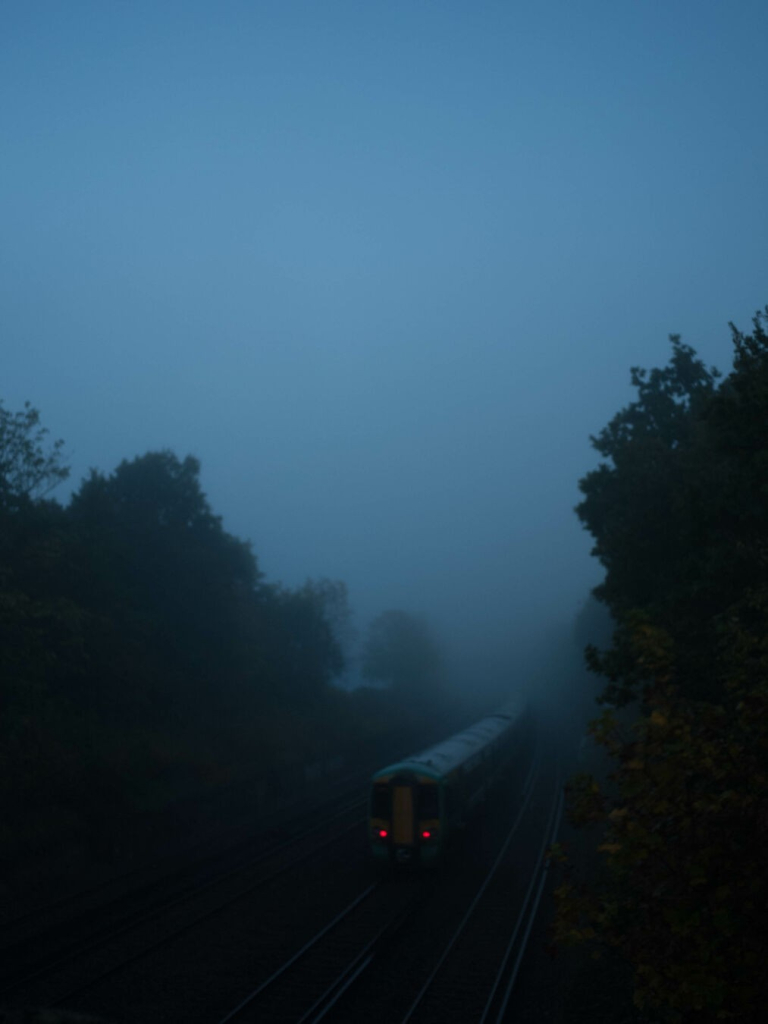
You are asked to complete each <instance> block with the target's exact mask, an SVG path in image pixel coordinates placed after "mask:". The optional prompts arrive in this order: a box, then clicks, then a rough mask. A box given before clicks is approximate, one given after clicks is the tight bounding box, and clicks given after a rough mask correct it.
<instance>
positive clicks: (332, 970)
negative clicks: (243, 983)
mask: <svg viewBox="0 0 768 1024" xmlns="http://www.w3.org/2000/svg"><path fill="white" fill-rule="evenodd" d="M429 891H430V887H429V883H428V882H425V881H424V880H420V881H414V882H411V884H410V885H408V886H406V887H403V886H398V887H393V886H392V885H391V884H390V885H389V886H385V885H383V884H382V883H381V882H376V883H374V884H372V885H370V886H368V887H367V888H366V889H364V890H363V891H362V892H361V893H360V894H359V895H358V896H357V897H355V899H354V900H352V902H351V903H350V904H349V905H348V906H346V907H345V908H344V909H343V910H342V911H341V912H340V913H338V914H337V915H336V916H335V917H334V918H333V919H332V920H331V921H329V922H328V924H326V925H325V926H324V927H323V928H322V929H320V931H318V932H317V933H316V934H315V935H314V936H313V937H312V938H311V939H310V940H309V941H308V942H307V943H305V944H304V945H303V946H302V947H301V948H300V949H299V950H298V951H297V952H296V953H294V954H293V956H292V957H291V958H290V959H289V960H287V961H286V962H285V963H284V964H282V965H281V966H280V967H279V968H278V969H277V970H276V971H274V972H273V973H272V974H270V975H269V977H267V978H265V979H264V980H263V981H262V982H261V983H260V984H259V985H258V986H257V987H256V988H254V989H253V990H252V991H251V992H249V993H248V995H246V997H245V998H244V999H242V1000H241V1001H240V1002H239V1003H238V1004H237V1006H235V1007H234V1008H233V1009H232V1010H230V1011H229V1012H228V1013H227V1014H226V1015H225V1016H224V1017H222V1018H221V1019H220V1020H219V1021H218V1024H231V1022H234V1021H256V1020H258V1021H267V1020H268V1021H275V1022H277V1021H285V1022H291V1024H308V1022H309V1021H319V1020H322V1019H323V1017H324V1016H325V1015H326V1014H327V1013H328V1011H329V1010H330V1009H331V1008H333V1007H334V1006H335V1005H336V1003H337V1002H338V1000H339V999H340V998H342V997H343V995H344V993H345V992H346V991H347V989H348V988H349V987H350V986H351V985H352V984H354V983H355V982H356V981H357V979H358V978H359V977H360V976H361V975H362V973H363V972H364V971H365V969H366V968H367V966H368V965H369V963H370V962H371V961H372V959H373V958H374V957H375V956H376V954H377V952H378V951H379V950H380V949H381V948H382V947H383V946H384V945H385V944H386V943H387V942H391V941H392V940H393V939H394V937H395V936H396V935H397V933H398V932H399V930H400V929H402V928H403V927H405V926H406V925H407V922H408V921H409V920H410V918H411V917H412V915H413V914H415V913H417V911H418V910H419V909H420V908H421V907H422V906H424V905H425V904H426V902H427V899H428V894H429Z"/></svg>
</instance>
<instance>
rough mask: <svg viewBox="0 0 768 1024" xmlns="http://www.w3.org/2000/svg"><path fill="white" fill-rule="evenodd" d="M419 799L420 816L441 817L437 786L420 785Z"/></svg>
mask: <svg viewBox="0 0 768 1024" xmlns="http://www.w3.org/2000/svg"><path fill="white" fill-rule="evenodd" d="M418 801H419V802H418V814H419V817H420V818H439V817H440V805H439V802H438V798H437V786H419V796H418Z"/></svg>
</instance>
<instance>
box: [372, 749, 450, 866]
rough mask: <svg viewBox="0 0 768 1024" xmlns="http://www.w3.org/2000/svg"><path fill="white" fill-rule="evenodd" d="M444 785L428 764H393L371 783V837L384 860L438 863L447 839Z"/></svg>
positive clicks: (377, 854)
mask: <svg viewBox="0 0 768 1024" xmlns="http://www.w3.org/2000/svg"><path fill="white" fill-rule="evenodd" d="M443 803H444V787H443V786H442V784H441V779H440V776H439V775H437V774H436V773H430V772H429V771H428V770H425V767H424V765H420V764H417V765H413V764H408V763H403V764H396V765H391V766H390V767H389V768H384V769H383V770H382V771H380V772H377V773H376V775H374V777H373V781H372V784H371V806H370V841H371V850H372V852H373V856H374V859H375V860H376V862H377V863H380V864H401V865H406V864H422V865H424V866H428V865H431V864H435V863H436V862H437V860H438V859H439V857H440V852H441V850H442V847H443V843H444V840H445V835H444V831H445V830H444V828H443V827H442V825H443V822H444V818H445V815H444V807H443Z"/></svg>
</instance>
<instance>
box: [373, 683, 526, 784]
mask: <svg viewBox="0 0 768 1024" xmlns="http://www.w3.org/2000/svg"><path fill="white" fill-rule="evenodd" d="M523 710H524V705H523V704H522V702H520V703H514V704H508V705H505V706H504V707H503V708H502V709H501V710H500V711H498V712H497V713H496V714H495V715H488V716H487V717H486V718H483V719H481V720H480V721H479V722H476V723H475V724H474V725H472V726H470V727H469V728H468V729H464V730H463V731H462V732H460V733H457V734H456V735H455V736H451V738H450V739H447V740H443V741H442V742H441V743H436V744H435V745H434V746H433V747H427V749H426V750H423V751H421V752H420V753H418V754H414V755H413V756H411V757H407V758H404V759H403V760H402V761H399V762H398V763H397V764H396V765H390V766H389V767H388V768H384V769H382V771H379V772H377V773H376V776H375V777H378V776H381V775H385V774H389V773H390V772H392V771H393V770H407V769H409V768H411V769H416V770H418V769H419V768H421V769H426V771H425V774H428V775H432V774H436V775H438V776H440V775H447V774H449V773H450V772H452V771H453V770H454V769H455V768H458V767H459V766H460V765H461V764H463V763H464V762H465V761H468V760H470V758H472V757H473V756H474V755H475V754H477V753H478V752H479V751H481V750H482V749H483V747H485V746H487V745H488V744H489V743H491V742H492V741H493V740H494V739H496V738H497V737H498V736H501V735H503V733H505V732H506V731H507V730H508V729H509V728H510V727H511V725H512V723H513V722H515V721H517V719H518V718H519V717H520V716H521V715H522V713H523Z"/></svg>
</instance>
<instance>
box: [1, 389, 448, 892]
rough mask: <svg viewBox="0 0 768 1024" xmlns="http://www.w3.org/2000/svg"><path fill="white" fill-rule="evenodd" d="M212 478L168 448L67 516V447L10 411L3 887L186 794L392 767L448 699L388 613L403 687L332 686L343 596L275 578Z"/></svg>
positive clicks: (114, 840) (5, 452)
mask: <svg viewBox="0 0 768 1024" xmlns="http://www.w3.org/2000/svg"><path fill="white" fill-rule="evenodd" d="M199 471H200V467H199V464H198V462H197V460H196V459H194V458H192V457H187V458H184V459H179V458H178V457H177V456H176V455H174V454H173V453H171V452H169V451H161V452H152V453H149V454H146V455H143V456H141V457H139V458H135V459H133V460H132V461H124V462H122V463H121V464H120V465H119V466H118V467H117V469H116V470H115V471H114V472H113V473H112V474H111V475H108V476H106V475H103V474H102V473H99V472H96V471H91V473H90V475H89V476H88V478H87V479H85V480H84V481H83V482H82V484H81V486H80V487H79V489H78V490H76V491H75V493H74V494H73V495H72V497H71V499H70V501H69V503H68V504H67V505H66V506H62V505H61V504H59V503H57V502H56V501H54V500H52V499H51V498H50V496H49V495H50V491H51V490H52V489H53V487H55V486H56V485H57V484H59V483H60V482H61V481H62V480H64V479H65V478H66V476H67V468H66V466H65V465H64V461H63V450H62V444H61V442H57V443H56V444H50V442H49V439H48V437H47V431H46V430H44V429H43V428H42V427H41V425H40V421H39V416H38V414H37V412H36V410H34V409H32V408H31V407H30V406H26V407H25V409H24V410H23V411H22V412H18V413H11V412H9V411H8V410H6V409H5V408H4V407H3V406H2V405H0V696H1V698H2V718H1V719H0V830H1V831H0V857H1V858H2V862H3V865H4V867H5V869H6V872H8V871H10V872H13V870H14V869H15V867H16V866H17V865H20V864H22V863H29V860H30V858H32V859H34V858H35V857H43V856H44V855H45V853H46V851H49V850H50V851H51V852H52V853H53V852H54V851H55V852H56V856H57V858H58V859H61V854H62V851H64V852H65V853H66V851H70V853H71V855H72V856H73V857H75V858H77V857H80V858H86V859H87V858H88V857H93V856H97V857H102V858H104V857H106V858H110V857H112V856H114V855H116V853H119V852H121V851H120V847H121V845H124V844H125V843H127V842H129V840H128V839H127V837H128V836H130V834H131V833H132V832H135V830H136V822H137V821H138V820H139V818H140V817H141V815H145V816H146V815H147V814H151V813H152V812H155V813H156V814H161V813H162V812H163V811H164V810H166V809H168V808H169V807H171V806H173V804H174V802H176V801H178V800H179V799H180V798H182V797H187V798H189V797H192V796H195V795H200V794H204V793H206V792H209V791H211V790H215V789H217V788H219V789H220V788H222V787H225V786H226V785H228V784H231V783H237V782H238V781H242V782H248V783H249V784H252V786H253V792H254V793H255V792H257V791H258V792H260V793H262V794H263V793H264V791H265V789H266V790H274V791H276V792H277V793H284V792H285V790H286V789H287V788H290V786H291V785H293V784H295V783H297V782H298V781H301V779H302V778H303V777H304V776H303V775H302V772H305V769H306V766H308V765H315V766H317V765H322V764H323V762H327V761H329V760H331V759H335V760H336V761H337V762H338V761H339V759H340V756H344V757H345V758H346V759H347V760H348V761H351V760H354V759H364V758H366V757H375V755H376V752H377V751H378V750H381V751H384V750H385V749H386V748H387V746H388V745H391V743H392V742H396V741H397V740H398V739H399V738H400V739H402V740H403V741H405V740H406V739H408V738H409V737H410V736H411V734H413V735H416V734H417V733H418V731H419V729H420V728H423V726H424V720H425V718H426V710H425V701H424V700H421V701H420V700H419V699H418V697H419V691H420V688H421V687H422V684H423V687H426V688H428V689H429V692H430V693H431V692H432V689H433V687H434V686H435V685H436V665H437V662H436V656H435V654H434V650H433V648H432V646H431V645H430V642H429V638H428V636H427V635H426V634H423V635H420V637H419V642H416V643H415V646H414V644H413V643H411V647H410V648H409V649H408V650H406V651H404V652H403V651H400V652H399V653H398V648H399V647H400V648H402V647H403V643H404V641H403V638H402V637H399V636H398V635H395V634H393V633H392V631H391V630H390V631H389V632H388V633H387V629H386V623H387V622H388V621H389V620H388V619H387V618H386V616H385V617H384V621H385V628H384V631H383V632H382V629H381V628H380V627H376V628H375V630H374V633H373V635H374V636H375V638H376V640H377V642H379V649H378V655H379V657H378V661H376V660H375V659H374V662H372V663H371V664H370V665H369V666H368V674H369V675H370V676H371V677H372V678H375V679H377V680H379V681H380V682H381V683H382V684H389V685H388V686H382V688H376V689H374V688H363V689H358V690H356V691H354V692H351V693H347V692H345V691H344V690H342V689H340V688H338V687H337V686H335V685H334V682H335V680H337V679H338V677H339V676H340V674H341V673H342V671H343V669H344V667H345V657H346V652H345V643H344V639H345V635H346V633H348V632H349V628H348V627H349V617H350V611H349V606H348V601H347V592H346V588H345V586H344V584H343V583H340V582H332V581H328V580H323V581H309V582H307V583H306V584H305V585H304V586H303V587H301V588H299V589H293V590H290V589H286V588H284V587H281V586H278V585H275V584H271V583H267V582H266V581H265V580H264V578H263V576H262V574H261V572H260V571H259V567H258V563H257V559H256V557H255V555H254V553H253V551H252V550H251V548H250V546H249V544H247V543H245V542H243V541H241V540H239V539H238V538H236V537H233V536H232V535H231V534H229V533H227V532H226V530H224V528H223V526H222V523H221V519H220V518H219V517H218V516H216V515H214V513H213V512H212V510H211V508H210V506H209V503H208V501H207V500H206V497H205V495H204V494H203V492H202V490H201V487H200V481H199ZM389 615H390V617H391V616H394V618H395V619H396V620H397V621H398V622H399V623H400V624H401V625H402V624H403V623H406V624H407V623H409V622H410V621H411V619H410V617H409V616H407V615H406V614H405V613H389ZM413 622H414V623H415V622H417V620H415V619H414V620H413ZM421 628H422V627H421V625H420V624H419V625H418V627H417V631H418V629H421ZM410 639H411V640H412V638H410ZM420 644H421V647H420ZM422 647H423V648H424V649H425V650H426V651H427V655H426V658H425V656H424V652H423V650H422V649H421V648H422ZM398 658H399V661H398ZM419 658H421V662H419ZM387 659H389V660H388V661H387ZM430 659H431V660H430ZM369 660H370V659H369ZM393 665H394V666H395V671H394V675H393V674H392V672H391V671H390V669H391V668H392V666H393ZM425 692H426V691H425ZM432 713H433V716H434V708H433V709H432Z"/></svg>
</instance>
